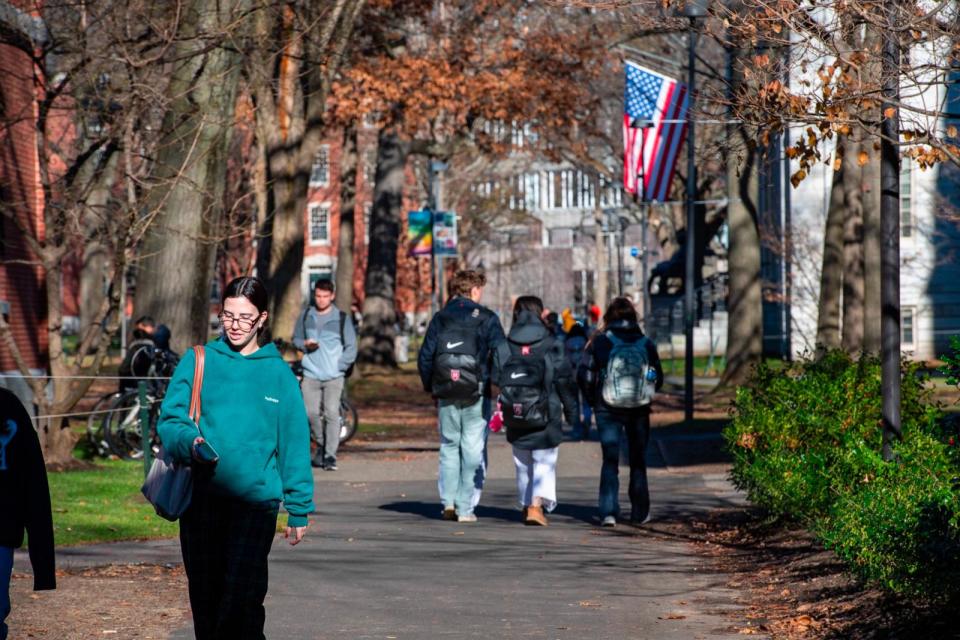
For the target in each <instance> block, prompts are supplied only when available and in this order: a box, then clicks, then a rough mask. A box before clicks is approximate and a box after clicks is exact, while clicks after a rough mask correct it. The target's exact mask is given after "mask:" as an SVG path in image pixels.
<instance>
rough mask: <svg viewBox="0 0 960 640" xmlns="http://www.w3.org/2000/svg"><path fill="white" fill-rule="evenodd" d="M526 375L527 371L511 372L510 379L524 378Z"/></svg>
mask: <svg viewBox="0 0 960 640" xmlns="http://www.w3.org/2000/svg"><path fill="white" fill-rule="evenodd" d="M526 375H527V374H525V373H511V374H510V379H511V380H516V379H517V378H523V377H525V376H526Z"/></svg>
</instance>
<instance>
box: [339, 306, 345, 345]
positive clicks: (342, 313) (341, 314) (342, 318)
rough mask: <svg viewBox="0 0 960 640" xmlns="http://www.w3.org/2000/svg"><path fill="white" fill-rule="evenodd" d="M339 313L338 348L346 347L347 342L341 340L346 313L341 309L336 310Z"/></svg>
mask: <svg viewBox="0 0 960 640" xmlns="http://www.w3.org/2000/svg"><path fill="white" fill-rule="evenodd" d="M337 311H339V312H340V346H341V347H345V346H347V341H346V340H344V338H343V327H344V325H346V324H347V313H346V312H345V311H344V310H343V309H337Z"/></svg>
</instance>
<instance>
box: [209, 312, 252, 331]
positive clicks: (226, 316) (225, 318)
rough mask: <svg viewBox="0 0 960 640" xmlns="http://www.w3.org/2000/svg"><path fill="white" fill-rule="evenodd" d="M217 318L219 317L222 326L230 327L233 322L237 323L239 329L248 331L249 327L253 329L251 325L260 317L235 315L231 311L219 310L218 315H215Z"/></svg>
mask: <svg viewBox="0 0 960 640" xmlns="http://www.w3.org/2000/svg"><path fill="white" fill-rule="evenodd" d="M217 318H219V319H220V324H222V325H223V326H224V328H227V329H230V328H232V327H233V325H234V324H237V325H238V326H239V327H240V330H241V331H250V329H253V325H255V324H257V320H259V319H260V318H259V317H256V318H244V317H237V316H235V315H233V314H232V313H225V312H221V313H220V315H218V316H217Z"/></svg>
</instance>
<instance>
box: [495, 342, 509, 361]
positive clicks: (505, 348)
mask: <svg viewBox="0 0 960 640" xmlns="http://www.w3.org/2000/svg"><path fill="white" fill-rule="evenodd" d="M511 355H512V351H511V350H510V341H509V340H503V341H501V342H500V344H498V345H497V357H498V358H499V359H500V366H501V367H502V366H503V365H505V364H507V360H509V359H510V356H511Z"/></svg>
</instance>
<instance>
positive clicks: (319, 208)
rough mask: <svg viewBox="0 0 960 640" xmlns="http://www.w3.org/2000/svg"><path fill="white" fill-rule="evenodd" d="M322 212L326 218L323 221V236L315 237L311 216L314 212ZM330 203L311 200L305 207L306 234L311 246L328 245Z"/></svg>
mask: <svg viewBox="0 0 960 640" xmlns="http://www.w3.org/2000/svg"><path fill="white" fill-rule="evenodd" d="M315 213H316V214H324V215H326V217H327V219H326V221H324V222H323V226H325V227H326V237H325V238H315V237H314V235H313V226H314V223H313V216H314V214H315ZM330 217H331V213H330V203H329V202H311V203H310V206H309V207H308V209H307V235H308V237H309V242H310V246H311V247H326V246H329V245H330V226H331V225H330Z"/></svg>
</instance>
